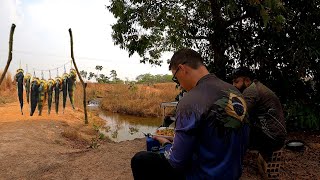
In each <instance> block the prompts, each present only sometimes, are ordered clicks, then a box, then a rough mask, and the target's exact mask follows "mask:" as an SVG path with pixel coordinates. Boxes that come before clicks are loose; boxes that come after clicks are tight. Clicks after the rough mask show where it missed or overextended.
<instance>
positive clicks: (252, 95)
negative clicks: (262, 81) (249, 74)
mask: <svg viewBox="0 0 320 180" xmlns="http://www.w3.org/2000/svg"><path fill="white" fill-rule="evenodd" d="M243 96H244V99H245V101H246V104H247V109H248V113H249V114H250V112H251V111H252V109H253V108H254V107H255V105H256V104H257V101H258V98H259V97H258V91H257V88H256V85H255V83H252V84H251V85H250V86H249V87H248V88H246V89H245V90H244V91H243Z"/></svg>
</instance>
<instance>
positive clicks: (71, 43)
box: [69, 28, 88, 124]
mask: <svg viewBox="0 0 320 180" xmlns="http://www.w3.org/2000/svg"><path fill="white" fill-rule="evenodd" d="M69 35H70V45H71V59H72V62H73V65H74V68H75V69H76V71H77V74H78V77H79V79H80V82H81V84H82V87H83V110H84V123H85V124H88V114H87V97H86V94H87V93H86V87H87V83H85V82H84V81H83V79H82V77H81V75H80V72H79V70H78V67H77V64H76V61H75V60H74V55H73V38H72V30H71V28H69Z"/></svg>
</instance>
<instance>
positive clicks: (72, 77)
mask: <svg viewBox="0 0 320 180" xmlns="http://www.w3.org/2000/svg"><path fill="white" fill-rule="evenodd" d="M76 80H77V72H76V70H75V69H70V74H69V79H68V92H69V98H70V102H71V105H72V108H73V109H75V108H74V91H75V89H76Z"/></svg>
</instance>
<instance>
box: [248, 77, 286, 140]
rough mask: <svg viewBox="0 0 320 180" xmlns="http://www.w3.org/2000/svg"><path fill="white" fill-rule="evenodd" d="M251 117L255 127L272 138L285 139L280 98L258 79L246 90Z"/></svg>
mask: <svg viewBox="0 0 320 180" xmlns="http://www.w3.org/2000/svg"><path fill="white" fill-rule="evenodd" d="M243 96H244V98H245V101H246V103H247V108H248V113H249V119H250V122H251V124H252V125H253V127H254V128H259V129H261V130H262V132H263V133H265V134H266V135H267V136H269V137H270V138H272V139H284V138H285V136H286V134H287V132H286V125H285V120H284V115H283V110H282V105H281V103H280V100H279V98H278V97H277V96H276V94H275V93H274V92H272V91H271V90H270V89H269V88H267V87H266V86H265V85H263V84H262V83H261V82H259V81H258V80H254V81H253V83H252V84H251V85H250V86H249V87H248V88H246V89H245V90H244V92H243Z"/></svg>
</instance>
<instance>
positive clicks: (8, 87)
mask: <svg viewBox="0 0 320 180" xmlns="http://www.w3.org/2000/svg"><path fill="white" fill-rule="evenodd" d="M1 76H2V71H0V77H1ZM13 92H14V93H13ZM17 96H18V95H17V93H16V86H15V83H14V82H13V78H12V75H11V73H9V72H8V73H7V75H6V77H5V78H4V80H3V82H2V83H1V85H0V104H6V103H9V102H13V101H15V100H16V99H17Z"/></svg>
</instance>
